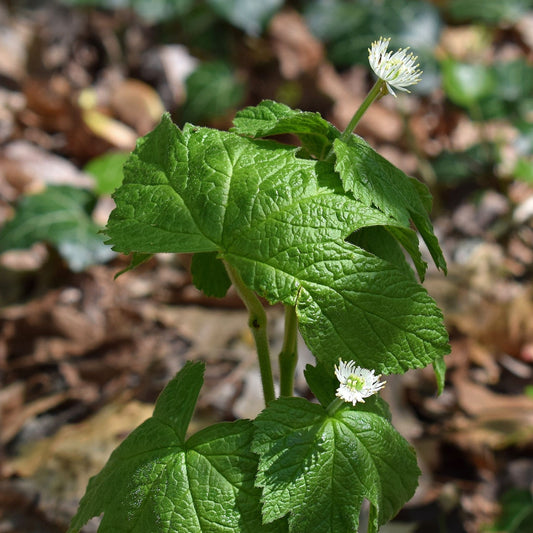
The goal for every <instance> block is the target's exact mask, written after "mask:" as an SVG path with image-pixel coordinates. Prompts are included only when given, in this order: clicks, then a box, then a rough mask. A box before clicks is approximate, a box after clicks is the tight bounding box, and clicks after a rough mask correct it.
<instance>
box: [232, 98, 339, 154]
mask: <svg viewBox="0 0 533 533" xmlns="http://www.w3.org/2000/svg"><path fill="white" fill-rule="evenodd" d="M233 123H234V124H235V127H234V128H233V130H232V131H235V132H236V133H239V134H240V135H246V136H249V137H253V138H260V137H269V136H271V135H279V134H281V133H292V134H294V135H297V136H298V137H299V139H300V141H301V143H302V147H303V148H305V150H307V151H308V152H309V153H310V154H311V155H314V156H315V157H317V158H318V159H323V158H324V157H325V156H326V155H327V154H328V152H329V151H330V149H331V146H332V144H333V141H334V140H335V139H336V138H337V137H339V136H340V132H339V130H338V129H337V128H335V126H333V125H332V124H330V123H329V122H328V121H326V120H324V119H323V118H322V117H321V116H320V115H319V114H318V113H311V112H309V111H299V110H297V109H291V108H290V107H289V106H286V105H285V104H280V103H278V102H273V101H272V100H264V101H263V102H261V103H260V104H259V105H257V106H255V107H247V108H245V109H242V110H241V111H238V112H237V114H236V115H235V119H234V120H233Z"/></svg>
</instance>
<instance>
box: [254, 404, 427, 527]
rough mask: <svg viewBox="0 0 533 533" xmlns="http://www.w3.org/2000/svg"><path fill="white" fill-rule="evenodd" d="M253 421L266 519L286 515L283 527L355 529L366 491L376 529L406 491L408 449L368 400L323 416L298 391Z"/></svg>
mask: <svg viewBox="0 0 533 533" xmlns="http://www.w3.org/2000/svg"><path fill="white" fill-rule="evenodd" d="M254 424H255V427H256V432H255V436H254V441H253V445H252V449H253V450H254V451H255V452H257V453H258V454H259V455H260V461H259V473H258V477H257V484H258V485H259V486H260V487H262V488H263V520H264V521H265V522H267V523H268V522H270V521H272V520H276V519H279V518H282V517H284V516H287V515H288V518H289V527H290V531H291V533H309V532H313V533H338V532H340V531H357V526H358V517H359V511H360V507H361V504H362V502H363V500H364V499H365V498H366V499H368V500H369V501H370V502H371V504H373V505H374V506H375V508H376V510H377V513H376V517H375V518H376V523H375V524H374V530H377V527H378V525H381V524H384V523H385V522H387V521H388V520H390V519H391V518H392V517H393V516H394V515H395V514H396V513H397V512H398V511H399V509H400V508H401V507H402V505H403V504H404V503H405V502H406V501H407V500H408V499H409V498H411V497H412V495H413V494H414V491H415V489H416V486H417V479H418V475H419V470H418V467H417V464H416V458H415V454H414V451H413V449H412V448H411V447H410V446H409V444H408V443H407V442H406V441H405V440H404V439H403V437H402V436H401V435H400V434H399V433H397V432H396V430H395V429H394V428H393V427H392V425H391V424H390V423H389V421H388V420H387V419H386V418H384V417H383V416H381V414H380V413H376V412H373V411H372V409H371V407H370V404H368V405H367V404H362V407H358V408H357V409H355V408H354V409H348V408H345V409H342V410H339V411H337V412H336V413H335V415H333V416H329V415H328V414H327V412H326V411H325V410H324V408H323V407H321V406H319V405H315V404H312V403H310V402H308V401H306V400H303V399H301V398H282V399H279V400H276V401H275V402H273V403H271V404H270V405H269V406H268V407H267V408H266V409H265V410H264V411H263V412H262V413H261V414H260V415H259V416H258V418H257V419H256V421H255V422H254Z"/></svg>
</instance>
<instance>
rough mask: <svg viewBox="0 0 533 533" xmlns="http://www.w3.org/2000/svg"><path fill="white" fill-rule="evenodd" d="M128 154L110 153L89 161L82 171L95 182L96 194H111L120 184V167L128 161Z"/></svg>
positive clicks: (121, 173)
mask: <svg viewBox="0 0 533 533" xmlns="http://www.w3.org/2000/svg"><path fill="white" fill-rule="evenodd" d="M129 156H130V154H129V153H128V152H111V153H108V154H104V155H102V156H100V157H95V158H94V159H91V161H89V162H88V163H87V164H86V165H85V168H84V169H83V170H84V171H85V172H87V173H89V174H91V175H92V176H93V177H94V178H95V180H96V192H97V193H98V194H111V193H112V192H113V191H114V190H115V189H116V188H117V187H119V186H120V184H121V183H122V179H123V177H124V174H123V172H122V167H123V166H124V163H125V162H126V160H127V159H128V157H129Z"/></svg>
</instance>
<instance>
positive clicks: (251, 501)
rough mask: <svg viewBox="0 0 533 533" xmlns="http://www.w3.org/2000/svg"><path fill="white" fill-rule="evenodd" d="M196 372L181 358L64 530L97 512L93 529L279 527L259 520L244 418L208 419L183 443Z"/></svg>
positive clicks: (168, 531)
mask: <svg viewBox="0 0 533 533" xmlns="http://www.w3.org/2000/svg"><path fill="white" fill-rule="evenodd" d="M203 371H204V365H203V364H202V363H187V364H186V365H185V366H184V368H183V369H182V370H181V371H180V372H179V373H178V374H177V376H176V377H175V378H174V379H173V380H172V381H171V382H170V383H169V384H168V385H167V387H166V388H165V389H164V390H163V392H162V393H161V395H160V397H159V399H158V400H157V403H156V406H155V409H154V414H153V416H152V417H151V418H149V419H148V420H146V421H145V422H144V423H143V424H142V425H141V426H139V427H138V428H137V429H136V430H135V431H134V432H133V433H131V434H130V435H129V437H127V439H126V440H125V441H124V442H123V443H122V444H121V445H120V446H119V447H118V448H117V449H116V450H115V451H114V452H113V454H112V455H111V457H110V459H109V461H108V462H107V464H106V465H105V466H104V468H103V470H102V471H101V472H100V473H99V474H97V475H96V476H94V477H93V478H91V480H90V481H89V485H88V487H87V491H86V493H85V496H84V497H83V498H82V500H81V502H80V507H79V509H78V512H77V514H76V516H75V517H74V518H73V520H72V523H71V526H70V529H69V533H74V532H77V531H79V530H80V529H81V528H82V527H83V525H84V524H85V523H86V522H87V521H88V520H89V519H90V518H92V517H94V516H98V515H100V514H101V513H103V518H102V522H101V524H100V527H99V529H98V531H99V532H100V533H106V532H110V533H111V532H112V533H116V532H120V531H138V532H143V533H156V532H157V533H181V532H183V531H188V532H191V533H195V532H202V531H208V532H210V533H218V532H220V533H232V532H234V531H242V532H250V533H256V532H280V531H281V532H282V531H285V527H284V525H283V523H279V522H278V523H274V524H272V525H270V526H263V525H262V524H261V515H260V504H259V496H260V491H259V490H258V489H256V488H254V478H255V473H256V471H257V457H256V456H255V455H254V454H253V453H252V452H251V450H250V445H251V440H252V435H253V426H252V423H251V422H250V421H248V420H239V421H237V422H232V423H221V424H215V425H213V426H210V427H208V428H206V429H204V430H202V431H199V432H198V433H196V434H195V435H193V436H192V437H190V438H189V439H188V440H185V432H186V429H187V426H188V425H189V422H190V420H191V417H192V413H193V410H194V407H195V405H196V401H197V398H198V394H199V391H200V388H201V386H202V382H203V378H202V376H203Z"/></svg>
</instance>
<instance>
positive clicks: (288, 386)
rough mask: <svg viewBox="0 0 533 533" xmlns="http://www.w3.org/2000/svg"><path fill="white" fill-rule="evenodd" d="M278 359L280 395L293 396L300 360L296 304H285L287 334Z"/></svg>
mask: <svg viewBox="0 0 533 533" xmlns="http://www.w3.org/2000/svg"><path fill="white" fill-rule="evenodd" d="M278 360H279V374H280V396H292V395H293V390H294V371H295V370H296V363H297V362H298V319H297V317H296V307H295V306H294V305H286V306H285V334H284V336H283V346H282V348H281V352H280V353H279V356H278Z"/></svg>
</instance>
